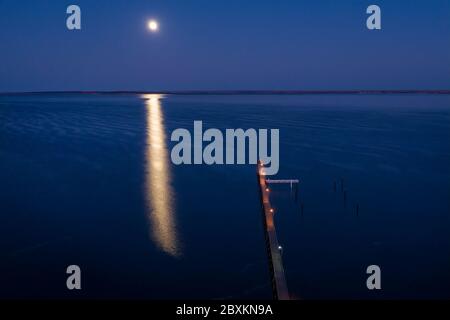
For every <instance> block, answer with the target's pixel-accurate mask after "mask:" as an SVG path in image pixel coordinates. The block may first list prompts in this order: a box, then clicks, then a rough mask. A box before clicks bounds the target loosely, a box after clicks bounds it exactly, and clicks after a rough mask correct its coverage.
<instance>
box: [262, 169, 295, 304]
mask: <svg viewBox="0 0 450 320" xmlns="http://www.w3.org/2000/svg"><path fill="white" fill-rule="evenodd" d="M257 175H258V183H259V187H260V191H261V203H262V210H263V213H264V219H263V220H264V227H265V229H266V230H265V231H266V232H265V237H266V247H267V252H268V257H269V267H270V272H271V276H272V287H273V293H274V298H275V299H277V300H289V291H288V287H287V284H286V277H285V275H284V267H283V260H282V257H281V250H280V249H281V247H280V244H279V243H278V238H277V233H276V229H275V223H274V213H275V212H274V210H273V208H272V206H271V204H270V198H269V192H270V191H269V189H268V188H267V184H266V177H265V175H264V166H263V164H262V163H261V162H260V161H258V168H257Z"/></svg>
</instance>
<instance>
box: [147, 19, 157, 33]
mask: <svg viewBox="0 0 450 320" xmlns="http://www.w3.org/2000/svg"><path fill="white" fill-rule="evenodd" d="M148 28H149V30H150V31H151V32H156V31H158V28H159V26H158V22H157V21H156V20H150V21H149V22H148Z"/></svg>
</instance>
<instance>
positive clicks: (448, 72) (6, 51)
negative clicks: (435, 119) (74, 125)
mask: <svg viewBox="0 0 450 320" xmlns="http://www.w3.org/2000/svg"><path fill="white" fill-rule="evenodd" d="M70 4H77V5H79V6H80V7H81V15H82V30H79V31H69V30H68V29H67V28H66V18H67V16H68V15H67V14H66V8H67V6H68V5H70ZM371 4H377V5H379V6H380V7H381V10H382V30H375V31H370V30H368V29H367V28H366V19H367V17H368V15H367V14H366V8H367V6H369V5H371ZM149 18H155V19H157V20H158V21H159V24H160V31H159V32H158V33H151V32H149V30H148V29H147V27H146V23H147V20H148V19H149ZM208 89H218V90H229V89H307V90H310V89H450V0H428V1H425V0H423V1H413V0H409V1H406V0H388V1H382V0H376V1H372V0H370V1H335V0H326V1H325V0H316V1H313V0H310V1H301V0H291V1H287V0H285V1H282V0H273V1H265V0H258V1H243V0H201V1H200V0H192V1H187V0H161V1H154V0H122V1H113V0H95V1H94V0H89V1H88V0H73V1H63V0H53V1H49V0H47V1H45V0H0V92H5V91H40V90H42V91H52V90H208Z"/></svg>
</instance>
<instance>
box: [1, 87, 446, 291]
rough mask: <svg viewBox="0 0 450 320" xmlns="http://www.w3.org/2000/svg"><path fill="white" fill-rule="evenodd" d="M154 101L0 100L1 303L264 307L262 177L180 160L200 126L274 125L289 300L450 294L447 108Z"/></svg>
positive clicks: (360, 102)
mask: <svg viewBox="0 0 450 320" xmlns="http://www.w3.org/2000/svg"><path fill="white" fill-rule="evenodd" d="M146 98H147V99H144V98H143V97H142V96H139V95H75V94H73V95H70V94H64V95H63V94H58V95H44V94H42V95H28V96H25V95H10V96H0V181H1V184H0V297H1V298H18V297H22V298H23V297H26V298H71V297H80V298H174V299H175V298H191V299H194V298H207V299H254V298H263V299H264V298H267V299H270V298H271V285H270V276H269V269H268V262H267V256H266V251H265V242H264V233H263V225H262V216H261V210H260V199H259V193H258V185H257V181H256V174H255V167H254V166H252V165H241V166H236V165H235V166H232V165H222V166H217V165H216V166H206V165H198V166H193V165H192V166H188V165H182V166H175V165H173V164H172V163H171V161H170V150H171V147H172V146H173V143H172V142H171V141H170V134H171V132H172V131H173V130H174V129H176V128H186V129H189V130H192V128H193V121H194V120H202V121H203V126H204V128H205V129H206V128H219V129H226V128H243V129H247V128H255V129H259V128H269V129H270V128H277V129H280V171H279V173H278V175H277V177H278V178H298V179H300V188H299V195H298V197H297V198H296V197H295V196H293V194H292V193H291V190H290V187H289V186H288V185H280V186H277V187H275V188H274V189H273V192H272V198H271V200H272V203H273V205H274V207H275V208H276V215H275V223H276V228H277V233H278V238H279V241H280V243H281V244H282V246H283V260H284V267H285V271H286V278H287V284H288V287H289V290H290V293H291V295H292V296H293V297H294V298H301V299H317V298H340V299H345V298H353V299H354V298H373V299H377V298H450V96H448V95H441V96H438V95H384V96H382V95H357V96H356V95H340V96H334V95H323V96H321V95H308V96H165V97H161V99H158V97H156V96H147V97H146ZM335 186H336V187H335ZM357 208H358V209H357ZM72 264H75V265H79V266H80V268H81V270H82V290H81V291H69V290H67V289H66V278H67V276H68V275H67V274H66V268H67V266H69V265H72ZM372 264H375V265H378V266H380V268H381V275H382V276H381V286H382V289H381V290H378V291H369V290H368V289H367V288H366V279H367V277H368V275H367V274H366V268H367V266H369V265H372Z"/></svg>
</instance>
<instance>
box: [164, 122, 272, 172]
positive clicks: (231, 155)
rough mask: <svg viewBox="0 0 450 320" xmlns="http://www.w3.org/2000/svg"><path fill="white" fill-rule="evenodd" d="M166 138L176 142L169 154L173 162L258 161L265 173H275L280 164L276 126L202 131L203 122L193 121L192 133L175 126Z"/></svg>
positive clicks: (218, 162)
mask: <svg viewBox="0 0 450 320" xmlns="http://www.w3.org/2000/svg"><path fill="white" fill-rule="evenodd" d="M269 138H270V150H269ZM170 140H171V141H172V142H177V144H176V145H175V146H174V147H173V148H172V152H171V154H170V157H171V160H172V162H173V163H174V164H176V165H180V164H188V165H189V164H207V165H213V164H218V165H221V164H227V165H228V164H257V163H258V160H261V161H262V162H263V163H264V165H265V166H266V168H265V174H266V175H274V174H277V172H278V170H279V167H280V163H279V153H280V131H279V129H258V130H256V129H252V128H250V129H246V130H244V129H226V130H225V134H224V133H223V132H222V131H221V130H219V129H216V128H209V129H207V130H205V131H203V122H202V121H194V132H193V135H191V132H190V131H189V130H187V129H184V128H179V129H175V130H174V131H173V132H172V134H171V137H170ZM205 143H206V144H205Z"/></svg>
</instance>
